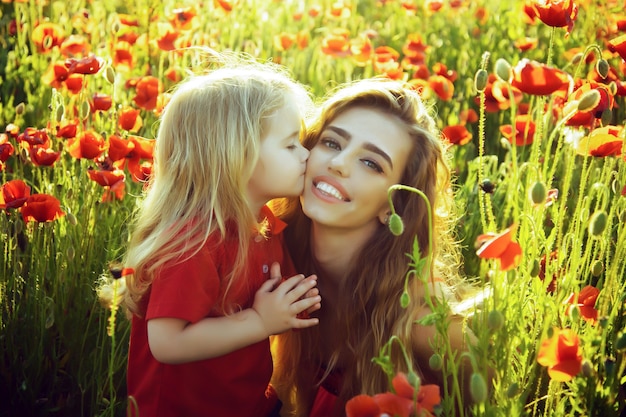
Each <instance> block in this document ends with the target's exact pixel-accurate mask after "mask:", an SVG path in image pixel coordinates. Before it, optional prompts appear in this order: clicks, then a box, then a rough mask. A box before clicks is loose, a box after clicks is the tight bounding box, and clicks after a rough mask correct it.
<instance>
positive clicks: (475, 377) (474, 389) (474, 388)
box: [470, 372, 488, 404]
mask: <svg viewBox="0 0 626 417" xmlns="http://www.w3.org/2000/svg"><path fill="white" fill-rule="evenodd" d="M470 394H471V395H472V399H473V400H474V402H475V403H476V404H480V403H484V402H485V401H487V394H488V391H487V382H485V378H484V377H483V376H482V375H481V374H479V373H478V372H474V373H473V374H472V376H471V377H470Z"/></svg>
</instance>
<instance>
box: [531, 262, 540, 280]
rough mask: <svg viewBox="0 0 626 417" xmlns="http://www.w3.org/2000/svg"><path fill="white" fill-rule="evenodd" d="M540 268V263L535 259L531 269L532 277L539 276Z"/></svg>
mask: <svg viewBox="0 0 626 417" xmlns="http://www.w3.org/2000/svg"><path fill="white" fill-rule="evenodd" d="M539 268H540V266H539V261H538V260H536V259H533V265H532V267H531V268H530V276H531V277H533V278H535V277H537V276H538V275H539Z"/></svg>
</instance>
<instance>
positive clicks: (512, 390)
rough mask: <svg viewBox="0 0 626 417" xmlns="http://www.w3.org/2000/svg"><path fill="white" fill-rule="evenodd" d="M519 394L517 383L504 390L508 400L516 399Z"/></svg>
mask: <svg viewBox="0 0 626 417" xmlns="http://www.w3.org/2000/svg"><path fill="white" fill-rule="evenodd" d="M519 393H520V389H519V384H518V383H517V382H514V383H512V384H511V385H509V388H508V389H507V390H506V396H507V397H509V398H513V397H516V396H517V395H518V394H519Z"/></svg>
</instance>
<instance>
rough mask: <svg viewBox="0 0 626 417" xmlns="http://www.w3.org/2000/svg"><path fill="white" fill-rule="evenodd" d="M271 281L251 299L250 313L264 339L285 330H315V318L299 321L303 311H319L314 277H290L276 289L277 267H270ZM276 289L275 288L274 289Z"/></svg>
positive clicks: (278, 271) (317, 321)
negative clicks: (257, 321)
mask: <svg viewBox="0 0 626 417" xmlns="http://www.w3.org/2000/svg"><path fill="white" fill-rule="evenodd" d="M271 277H272V278H270V279H269V280H267V282H265V283H264V284H263V285H262V286H261V288H259V290H258V291H257V292H256V294H255V295H254V304H253V305H252V309H253V310H254V311H256V313H257V314H258V315H259V318H260V320H261V322H262V324H263V326H264V328H265V330H266V331H267V333H268V335H273V334H278V333H282V332H284V331H287V330H289V329H302V328H306V327H311V326H315V325H316V324H318V323H319V320H318V319H317V318H299V317H298V314H300V313H302V312H304V311H309V312H311V311H315V310H318V309H319V308H320V307H321V304H320V301H321V297H320V296H319V291H318V289H317V288H316V285H317V277H316V276H315V275H310V276H308V277H306V278H305V277H304V275H302V274H299V275H294V276H293V277H291V278H289V279H286V280H285V281H283V282H282V283H280V284H279V285H278V286H277V287H276V285H277V284H278V283H279V282H280V280H281V274H280V266H279V265H278V263H274V264H273V265H272V269H271ZM274 287H276V288H274Z"/></svg>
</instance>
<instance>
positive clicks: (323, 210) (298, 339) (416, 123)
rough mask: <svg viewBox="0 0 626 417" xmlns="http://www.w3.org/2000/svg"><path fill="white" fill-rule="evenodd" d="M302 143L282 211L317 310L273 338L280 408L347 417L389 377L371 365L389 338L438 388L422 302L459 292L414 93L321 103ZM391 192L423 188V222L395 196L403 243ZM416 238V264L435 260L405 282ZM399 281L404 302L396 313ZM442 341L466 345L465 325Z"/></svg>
mask: <svg viewBox="0 0 626 417" xmlns="http://www.w3.org/2000/svg"><path fill="white" fill-rule="evenodd" d="M304 145H305V147H307V148H308V149H309V150H310V151H311V153H310V156H309V160H308V164H307V172H306V176H305V186H304V193H303V195H302V197H301V198H300V201H297V200H295V199H291V200H288V201H287V200H285V201H282V202H281V208H280V210H279V212H281V213H282V214H283V216H284V217H285V218H286V221H287V222H288V223H289V224H290V227H289V228H287V230H286V236H285V238H286V240H287V243H288V246H289V247H290V248H291V255H292V257H293V259H294V262H295V264H296V269H297V270H298V271H301V272H302V273H305V274H311V273H315V274H316V275H317V276H318V288H319V291H320V294H321V296H322V300H323V302H322V308H321V309H320V310H319V311H318V312H316V313H315V314H314V315H315V316H317V317H319V319H320V320H319V323H320V324H319V325H318V326H317V327H315V328H311V329H306V330H301V331H297V332H288V333H287V334H284V335H281V336H280V337H279V338H278V339H277V340H276V341H275V345H274V346H275V348H276V351H277V354H276V355H275V356H276V360H277V363H276V364H275V374H274V383H275V386H276V387H277V389H278V390H279V391H282V392H281V394H282V396H283V401H286V402H287V403H289V401H291V400H293V401H292V402H295V404H293V406H294V407H295V409H296V410H297V411H296V414H297V415H299V416H300V415H302V416H311V417H313V416H329V415H343V410H344V407H345V403H346V401H347V400H348V399H350V398H351V397H353V396H355V395H358V394H361V393H365V394H370V395H372V394H376V393H379V392H384V391H387V390H389V389H390V387H389V386H388V376H387V375H386V374H385V373H384V372H383V370H382V368H381V367H380V366H379V365H378V364H376V363H374V362H373V361H372V358H374V357H377V356H378V355H379V353H380V349H381V347H383V346H384V345H385V344H386V343H387V342H388V341H389V340H390V338H391V337H392V336H395V337H396V338H397V339H398V340H399V341H400V342H401V344H402V345H403V346H404V348H405V349H406V350H407V352H409V353H410V354H409V355H408V356H409V358H410V359H411V360H412V361H413V363H412V364H404V363H403V362H404V361H403V360H401V358H402V357H403V356H402V355H401V354H400V351H399V350H398V349H396V350H395V354H394V363H395V364H396V365H397V366H398V368H399V369H396V371H407V370H408V369H409V367H410V368H411V369H413V370H417V371H418V372H419V373H420V374H421V376H422V380H423V382H424V383H439V384H441V382H442V381H441V376H440V375H436V374H434V373H433V372H432V371H431V370H430V369H429V367H428V361H429V358H430V357H431V356H432V354H433V348H432V347H431V342H433V341H435V336H436V331H435V329H434V328H433V327H425V326H421V325H417V324H415V321H416V320H418V319H419V318H421V317H424V316H426V315H427V314H429V313H431V309H430V308H429V303H428V302H427V299H426V297H427V296H428V295H427V294H430V295H433V294H438V295H445V297H446V299H447V301H448V302H449V303H450V304H451V305H453V304H454V302H455V301H458V300H460V298H461V295H462V294H461V292H462V287H464V286H466V285H465V284H464V283H463V281H462V280H461V278H460V276H459V273H458V266H459V258H460V256H459V251H458V248H457V246H456V245H455V242H454V240H453V233H452V232H453V227H454V221H455V220H456V217H455V216H456V213H455V206H454V200H453V198H452V195H451V193H450V170H449V168H448V165H447V161H446V154H445V149H444V147H443V144H442V142H441V141H440V139H439V135H438V133H437V131H436V128H435V123H434V121H433V118H432V117H431V116H430V115H429V113H428V110H427V108H426V107H425V106H424V104H423V103H422V101H421V99H420V97H419V95H418V94H417V93H416V92H415V91H413V90H412V89H411V88H410V87H408V86H406V85H404V84H402V83H399V82H395V81H391V80H385V79H369V80H362V81H358V82H355V83H353V84H348V85H346V86H343V87H342V88H340V89H338V90H337V91H336V92H335V93H334V94H333V95H331V96H330V97H329V98H328V99H327V100H326V101H325V102H324V103H323V104H322V106H321V108H320V110H319V114H318V115H317V116H316V118H315V119H314V121H313V123H312V125H311V126H310V129H309V130H308V133H307V137H306V138H305V140H304ZM393 184H404V185H408V186H411V187H414V188H417V189H419V190H421V191H422V192H423V193H424V194H425V195H426V196H427V197H428V199H429V201H430V203H431V206H432V208H433V210H432V213H433V214H432V218H431V219H429V216H428V213H429V211H428V207H427V203H426V201H425V200H424V199H423V198H422V197H420V196H419V195H417V194H416V193H413V192H409V191H395V192H394V194H393V206H394V210H395V213H397V214H399V215H400V216H401V217H402V219H403V223H404V232H403V233H402V234H401V235H400V236H395V235H394V234H392V233H391V232H390V229H389V227H388V225H387V223H388V220H389V216H390V214H391V213H392V210H391V207H390V206H389V202H388V197H387V190H388V188H389V187H390V186H391V185H393ZM431 222H432V227H433V229H432V230H433V235H432V247H430V244H429V234H428V230H429V224H431ZM415 238H417V243H418V244H419V251H420V253H421V257H424V258H426V257H427V256H428V254H429V252H430V251H431V250H432V259H433V260H434V261H433V263H432V264H430V265H426V268H425V269H424V271H421V272H422V273H423V274H422V275H423V277H424V278H423V279H420V277H418V276H417V275H419V274H409V275H407V274H408V273H409V271H411V269H412V268H411V266H410V265H409V263H410V261H411V260H410V259H409V257H407V253H412V252H413V247H414V241H415ZM407 277H408V279H409V280H408V287H406V288H407V290H408V292H409V296H410V297H409V305H408V306H407V307H406V308H403V307H402V306H401V303H400V298H401V297H402V294H403V292H404V291H405V280H406V278H407ZM424 282H429V283H430V284H432V285H428V288H425V287H426V285H424ZM429 300H431V299H430V298H429ZM448 336H449V341H450V344H451V345H452V346H453V348H455V349H461V348H463V347H464V345H465V339H466V337H465V336H466V335H465V331H464V326H463V320H462V318H458V317H452V320H451V322H450V326H449V329H448ZM411 353H412V355H411ZM335 396H336V397H337V401H335Z"/></svg>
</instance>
